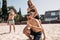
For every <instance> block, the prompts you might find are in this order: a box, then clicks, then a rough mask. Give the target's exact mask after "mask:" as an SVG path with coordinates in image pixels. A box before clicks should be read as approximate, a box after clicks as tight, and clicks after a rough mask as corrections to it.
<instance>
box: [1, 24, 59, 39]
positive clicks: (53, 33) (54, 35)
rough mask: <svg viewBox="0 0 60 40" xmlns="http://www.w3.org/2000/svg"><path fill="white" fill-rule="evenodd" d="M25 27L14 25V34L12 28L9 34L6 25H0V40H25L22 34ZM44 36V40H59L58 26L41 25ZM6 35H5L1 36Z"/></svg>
mask: <svg viewBox="0 0 60 40" xmlns="http://www.w3.org/2000/svg"><path fill="white" fill-rule="evenodd" d="M25 26H26V25H15V28H16V30H15V32H13V27H12V31H11V33H8V32H9V26H8V25H6V24H5V25H3V26H2V25H0V40H26V39H28V37H26V36H25V35H24V34H23V29H24V27H25ZM42 26H43V28H44V30H45V34H46V40H60V24H42ZM2 33H7V34H2Z"/></svg>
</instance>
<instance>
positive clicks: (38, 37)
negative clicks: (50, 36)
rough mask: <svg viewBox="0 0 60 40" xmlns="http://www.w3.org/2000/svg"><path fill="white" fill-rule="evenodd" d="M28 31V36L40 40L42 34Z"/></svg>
mask: <svg viewBox="0 0 60 40" xmlns="http://www.w3.org/2000/svg"><path fill="white" fill-rule="evenodd" d="M30 31H31V33H30V34H31V35H33V36H34V40H40V38H41V35H42V32H34V31H32V30H30Z"/></svg>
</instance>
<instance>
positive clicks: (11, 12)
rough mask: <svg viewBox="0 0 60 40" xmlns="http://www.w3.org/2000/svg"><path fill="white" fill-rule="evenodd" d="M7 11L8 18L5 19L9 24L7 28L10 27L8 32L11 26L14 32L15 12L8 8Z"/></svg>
mask: <svg viewBox="0 0 60 40" xmlns="http://www.w3.org/2000/svg"><path fill="white" fill-rule="evenodd" d="M9 12H10V13H9V17H8V20H7V24H8V25H9V26H10V28H9V29H10V31H9V33H10V32H11V27H12V26H13V30H14V32H15V22H14V16H16V15H15V12H14V10H13V9H10V11H9Z"/></svg>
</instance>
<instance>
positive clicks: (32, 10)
mask: <svg viewBox="0 0 60 40" xmlns="http://www.w3.org/2000/svg"><path fill="white" fill-rule="evenodd" d="M31 12H35V10H34V9H31V10H30V11H28V12H27V13H31Z"/></svg>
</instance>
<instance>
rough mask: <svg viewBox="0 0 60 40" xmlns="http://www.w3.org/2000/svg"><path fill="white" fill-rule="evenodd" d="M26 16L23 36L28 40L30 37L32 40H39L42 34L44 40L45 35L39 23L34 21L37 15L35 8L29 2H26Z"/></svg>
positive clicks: (29, 0)
mask: <svg viewBox="0 0 60 40" xmlns="http://www.w3.org/2000/svg"><path fill="white" fill-rule="evenodd" d="M27 12H28V15H27V26H26V27H25V29H24V30H23V32H24V34H25V35H26V36H27V37H29V39H30V40H32V38H31V37H30V35H33V36H34V39H33V40H39V39H40V38H41V34H42V33H43V34H44V38H43V40H45V33H44V30H43V28H42V26H41V21H40V22H39V20H37V19H35V18H34V17H35V16H36V14H37V9H36V7H35V6H34V5H33V4H32V2H31V0H28V9H27Z"/></svg>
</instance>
